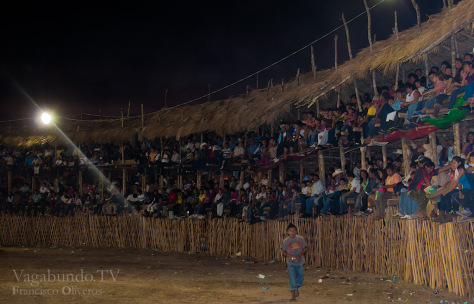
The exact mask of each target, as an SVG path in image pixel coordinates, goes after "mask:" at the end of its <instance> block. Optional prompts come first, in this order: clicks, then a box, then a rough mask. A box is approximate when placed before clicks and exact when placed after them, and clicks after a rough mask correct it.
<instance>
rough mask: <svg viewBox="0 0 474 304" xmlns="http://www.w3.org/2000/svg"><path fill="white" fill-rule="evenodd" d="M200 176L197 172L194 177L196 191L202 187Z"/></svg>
mask: <svg viewBox="0 0 474 304" xmlns="http://www.w3.org/2000/svg"><path fill="white" fill-rule="evenodd" d="M201 178H202V177H201V174H200V173H199V171H198V172H197V176H196V187H197V189H198V190H200V189H201V186H202V180H201Z"/></svg>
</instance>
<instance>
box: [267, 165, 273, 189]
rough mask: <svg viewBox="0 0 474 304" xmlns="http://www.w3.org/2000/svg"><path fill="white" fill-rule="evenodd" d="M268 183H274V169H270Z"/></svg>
mask: <svg viewBox="0 0 474 304" xmlns="http://www.w3.org/2000/svg"><path fill="white" fill-rule="evenodd" d="M268 184H269V185H273V170H272V169H269V170H268Z"/></svg>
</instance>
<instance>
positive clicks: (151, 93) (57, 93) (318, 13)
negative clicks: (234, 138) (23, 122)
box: [0, 0, 442, 120]
mask: <svg viewBox="0 0 474 304" xmlns="http://www.w3.org/2000/svg"><path fill="white" fill-rule="evenodd" d="M417 1H418V3H419V5H420V7H421V13H422V18H423V20H426V19H427V15H429V14H434V13H437V12H439V11H440V10H441V8H442V0H417ZM167 2H168V3H163V4H162V3H160V4H158V3H157V2H155V3H153V4H141V3H140V2H139V1H131V2H127V3H126V4H117V3H115V4H110V5H98V4H97V3H93V4H87V3H82V2H75V6H71V4H68V5H67V6H64V7H58V6H48V5H47V4H45V3H44V2H41V3H36V4H27V3H21V2H11V3H10V4H9V6H8V8H6V7H4V8H3V9H2V11H1V12H0V31H1V38H2V44H1V45H2V47H1V49H0V101H1V103H0V104H1V108H0V110H1V113H0V119H2V120H5V119H16V118H23V117H32V116H33V115H35V112H36V110H35V109H36V108H35V106H34V105H33V103H32V102H31V101H30V100H29V99H28V98H26V97H25V96H24V94H22V93H21V91H20V90H19V89H18V86H19V87H21V88H22V89H23V90H24V91H25V92H27V93H28V94H29V95H30V96H31V98H32V99H33V100H34V101H35V102H37V103H38V104H39V105H40V106H41V107H43V108H45V109H49V110H54V111H55V112H57V113H59V115H61V116H66V117H75V118H79V117H80V113H81V112H85V113H92V114H99V109H102V112H103V115H104V116H115V115H120V108H124V109H125V111H127V107H128V103H129V101H130V102H131V114H132V115H133V114H139V112H140V104H141V103H143V104H144V107H145V112H151V111H156V110H158V109H160V108H161V107H163V106H164V95H165V89H166V88H168V105H176V104H180V103H183V102H186V101H188V100H191V99H194V98H196V97H199V96H201V95H205V94H207V91H208V84H209V83H210V84H211V90H216V89H219V88H221V87H223V86H225V85H227V84H229V83H232V82H234V81H236V80H239V79H241V78H243V77H246V76H248V75H250V74H253V73H254V72H255V71H257V70H259V69H261V68H263V67H265V66H267V65H270V64H272V63H273V62H275V61H277V60H279V59H281V58H282V57H285V56H286V55H288V54H290V53H292V52H293V51H295V50H297V49H299V48H301V47H302V46H304V45H306V44H308V43H310V42H312V41H314V40H316V39H317V38H319V37H321V36H322V35H324V34H326V33H327V32H329V31H331V30H332V29H334V28H335V27H337V26H339V25H340V24H341V23H342V21H341V13H342V12H344V13H345V15H346V19H347V20H349V19H351V18H352V17H354V16H356V15H358V14H359V13H361V12H362V11H364V5H363V2H362V0H332V1H314V0H313V1H309V0H307V1H279V0H276V1H268V2H267V1H248V2H245V1H221V2H219V3H210V2H207V3H206V2H202V1H199V2H198V1H195V2H193V3H185V2H181V1H167ZM368 2H369V6H372V5H374V4H375V3H377V2H379V0H368ZM183 3H185V4H183ZM395 9H397V11H398V16H399V28H400V30H403V29H406V28H408V27H410V26H413V25H414V24H416V14H415V11H414V9H413V7H412V5H411V1H410V0H385V2H384V3H382V4H380V5H379V6H377V7H376V8H375V9H374V10H373V11H372V22H373V33H376V35H377V40H380V39H384V38H387V37H388V35H390V34H391V31H392V27H393V11H394V10H395ZM349 28H350V32H351V43H352V48H353V52H356V51H357V50H358V49H360V48H363V47H366V46H367V45H368V42H367V17H366V16H365V15H364V16H362V17H360V18H359V19H358V20H356V21H354V22H353V23H352V24H350V25H349ZM337 34H339V37H340V38H339V50H340V52H339V58H340V62H342V61H343V60H346V59H347V58H348V55H347V48H346V40H345V34H344V30H343V29H341V30H339V31H338V32H337ZM333 39H334V34H332V35H331V36H330V37H328V38H326V39H323V40H321V41H320V42H318V43H316V44H315V45H314V47H315V52H316V64H317V66H318V69H319V68H321V69H324V68H329V67H331V66H332V65H333V64H334V47H333V44H334V42H333ZM298 67H300V68H301V69H302V70H303V72H308V71H310V69H311V62H310V50H309V48H308V49H306V50H304V51H302V52H300V53H299V54H297V55H295V56H293V57H291V58H289V59H288V60H286V61H284V62H283V63H280V64H279V65H277V66H275V67H273V68H271V69H269V70H267V71H265V72H263V73H261V74H260V76H259V80H260V81H259V85H260V87H266V85H267V82H268V80H269V79H270V78H273V79H275V82H276V83H279V82H281V79H282V78H284V79H285V80H288V79H290V78H291V77H294V76H295V75H296V70H297V68H298ZM14 83H17V84H18V86H15V85H14ZM246 85H250V86H251V87H253V88H255V87H256V78H255V77H253V78H251V79H248V80H245V81H244V82H242V83H240V84H238V85H236V86H233V87H232V88H229V89H226V90H224V91H222V92H220V93H218V94H215V95H212V97H211V100H218V99H222V98H228V97H229V96H231V95H238V94H241V93H244V92H245V87H246ZM206 100H207V98H204V99H202V100H201V102H204V101H206Z"/></svg>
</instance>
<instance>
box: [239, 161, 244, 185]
mask: <svg viewBox="0 0 474 304" xmlns="http://www.w3.org/2000/svg"><path fill="white" fill-rule="evenodd" d="M244 177H245V169H244V167H243V166H241V167H240V176H239V188H240V189H243V188H244Z"/></svg>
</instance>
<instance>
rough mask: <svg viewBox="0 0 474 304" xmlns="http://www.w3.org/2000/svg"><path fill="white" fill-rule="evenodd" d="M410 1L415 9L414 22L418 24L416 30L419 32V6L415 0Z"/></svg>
mask: <svg viewBox="0 0 474 304" xmlns="http://www.w3.org/2000/svg"><path fill="white" fill-rule="evenodd" d="M411 3H412V4H413V7H414V8H415V10H416V23H417V24H418V31H419V32H421V17H420V7H419V6H418V3H416V0H411Z"/></svg>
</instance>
